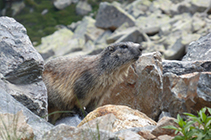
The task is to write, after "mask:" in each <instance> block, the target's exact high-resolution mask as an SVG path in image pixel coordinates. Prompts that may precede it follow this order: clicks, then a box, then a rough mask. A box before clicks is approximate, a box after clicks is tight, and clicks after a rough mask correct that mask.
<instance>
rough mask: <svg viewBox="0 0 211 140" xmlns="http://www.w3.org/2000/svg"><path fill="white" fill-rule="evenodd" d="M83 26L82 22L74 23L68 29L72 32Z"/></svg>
mask: <svg viewBox="0 0 211 140" xmlns="http://www.w3.org/2000/svg"><path fill="white" fill-rule="evenodd" d="M80 24H81V21H77V22H72V23H71V24H70V25H67V28H68V29H70V30H71V31H72V32H74V31H75V29H76V28H77V27H78V25H80Z"/></svg>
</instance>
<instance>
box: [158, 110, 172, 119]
mask: <svg viewBox="0 0 211 140" xmlns="http://www.w3.org/2000/svg"><path fill="white" fill-rule="evenodd" d="M163 117H171V114H170V113H169V112H165V111H162V112H161V114H160V116H159V119H158V120H161V119H162V118H163Z"/></svg>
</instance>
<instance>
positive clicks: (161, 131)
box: [151, 117, 179, 137]
mask: <svg viewBox="0 0 211 140" xmlns="http://www.w3.org/2000/svg"><path fill="white" fill-rule="evenodd" d="M175 120H176V119H175V118H171V117H163V118H162V119H161V120H159V121H158V124H157V126H156V127H155V129H154V130H153V131H152V132H151V133H152V135H154V136H156V137H158V136H161V135H165V134H166V135H169V136H176V134H175V130H172V129H165V128H163V127H164V126H168V125H171V126H175V127H179V126H178V124H177V123H176V122H175Z"/></svg>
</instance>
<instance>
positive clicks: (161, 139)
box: [157, 135, 174, 140]
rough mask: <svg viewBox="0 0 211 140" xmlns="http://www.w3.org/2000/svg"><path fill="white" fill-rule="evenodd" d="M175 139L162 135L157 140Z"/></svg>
mask: <svg viewBox="0 0 211 140" xmlns="http://www.w3.org/2000/svg"><path fill="white" fill-rule="evenodd" d="M173 139H174V137H171V136H168V135H161V136H159V137H158V138H157V140H173Z"/></svg>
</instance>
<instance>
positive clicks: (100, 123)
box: [78, 113, 118, 132]
mask: <svg viewBox="0 0 211 140" xmlns="http://www.w3.org/2000/svg"><path fill="white" fill-rule="evenodd" d="M89 117H90V118H91V119H92V117H97V118H94V119H93V120H90V121H88V122H87V123H85V124H83V125H82V126H83V128H85V127H87V128H96V127H98V128H99V129H100V130H105V131H111V132H113V130H114V128H113V127H114V125H115V122H116V121H118V119H117V117H116V116H115V115H114V113H110V114H105V115H103V116H100V117H98V116H93V114H92V115H91V116H89ZM83 121H84V120H83ZM81 123H84V122H81ZM80 125H81V124H79V125H78V126H80Z"/></svg>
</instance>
